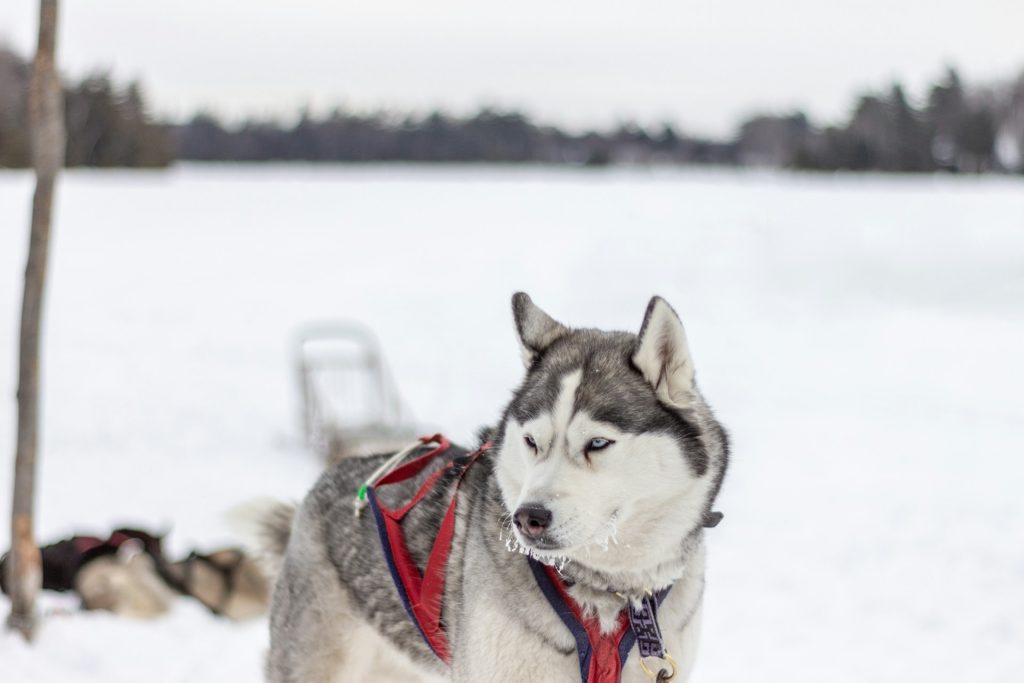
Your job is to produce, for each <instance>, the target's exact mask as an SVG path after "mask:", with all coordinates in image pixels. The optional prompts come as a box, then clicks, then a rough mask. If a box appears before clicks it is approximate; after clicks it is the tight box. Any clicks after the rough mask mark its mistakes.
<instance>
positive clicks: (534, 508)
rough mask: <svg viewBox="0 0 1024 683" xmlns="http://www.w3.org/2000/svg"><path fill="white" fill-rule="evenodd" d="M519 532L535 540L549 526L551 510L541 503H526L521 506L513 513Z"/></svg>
mask: <svg viewBox="0 0 1024 683" xmlns="http://www.w3.org/2000/svg"><path fill="white" fill-rule="evenodd" d="M513 518H514V520H513V521H514V522H515V525H516V528H517V529H519V533H521V534H523V535H524V536H526V537H527V538H529V539H532V540H534V541H536V540H537V539H538V538H540V537H541V536H543V535H544V532H545V531H547V528H548V527H549V526H551V510H548V509H547V508H546V507H544V506H543V505H535V504H532V503H531V504H527V505H523V506H521V507H520V508H519V509H518V510H516V514H515V515H513Z"/></svg>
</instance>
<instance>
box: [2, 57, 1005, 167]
mask: <svg viewBox="0 0 1024 683" xmlns="http://www.w3.org/2000/svg"><path fill="white" fill-rule="evenodd" d="M27 87H28V65H27V64H26V62H25V61H24V60H22V59H20V58H19V57H18V56H17V55H16V54H14V53H13V52H10V51H6V50H0V166H8V167H23V166H27V165H28V162H29V159H28V142H27V141H28V135H27V130H26V128H27V127H26V119H27V114H26V108H27V107H26V92H27ZM65 103H66V104H65V114H66V119H67V130H68V139H67V165H68V166H134V167H162V166H166V165H168V164H170V163H172V162H173V161H174V160H178V159H180V160H190V161H237V162H258V161H317V162H372V161H409V162H491V163H545V164H570V165H591V166H601V165H607V164H718V165H735V166H763V167H771V168H791V169H808V170H810V169H813V170H850V171H892V172H929V171H937V170H948V171H954V172H972V173H980V172H1024V74H1022V75H1021V77H1020V78H1018V79H1016V80H1015V81H1012V82H1010V83H1004V84H1001V85H997V86H988V87H980V86H969V85H967V84H964V83H963V82H962V80H961V78H960V77H959V75H958V74H957V72H956V71H955V70H952V69H950V70H948V71H947V72H946V73H945V74H944V75H943V77H942V78H941V79H940V80H939V81H938V82H937V83H936V84H934V85H933V86H932V87H931V89H930V90H929V92H928V94H927V97H926V98H925V100H924V101H923V102H913V101H911V99H910V98H909V97H908V96H907V95H906V92H905V91H904V89H903V88H902V87H901V86H900V85H898V84H897V85H894V86H892V87H891V88H890V89H889V90H888V91H886V92H880V93H869V94H864V95H862V96H860V97H859V98H858V99H857V100H856V105H855V106H854V108H853V111H852V113H851V115H850V117H849V119H848V120H847V121H845V122H843V123H840V124H834V125H829V126H817V125H815V124H814V123H813V122H812V121H811V120H810V119H809V118H808V117H807V116H806V115H805V114H804V113H802V112H793V113H787V114H783V115H758V116H754V117H752V118H750V119H748V120H746V121H744V122H743V123H742V124H741V125H740V126H739V127H738V129H737V131H736V133H735V135H733V136H732V137H731V138H729V139H723V140H713V139H707V138H702V137H697V136H690V135H686V134H684V133H681V132H679V131H677V130H676V128H675V127H674V126H672V125H671V124H663V125H661V126H658V127H656V128H653V129H652V128H649V127H644V126H640V125H638V124H635V123H625V124H622V125H619V126H617V127H615V128H613V129H611V130H605V131H589V132H582V133H574V132H569V131H566V130H563V129H561V128H558V127H557V126H552V125H544V124H542V123H538V122H536V121H533V120H532V119H531V118H529V117H528V116H526V115H524V114H522V113H519V112H514V111H499V110H495V109H489V108H484V109H481V110H480V111H479V112H477V113H476V114H473V115H471V116H453V115H450V114H446V113H444V112H433V113H429V114H423V115H401V114H396V113H393V112H371V113H355V112H350V111H345V110H342V109H335V110H334V111H331V112H329V113H327V114H324V115H320V116H317V115H314V114H312V113H310V112H308V111H307V112H303V113H301V114H300V115H299V116H298V120H297V121H296V122H294V123H283V122H281V121H275V120H247V121H244V122H242V123H239V124H236V125H229V124H227V123H225V122H223V121H221V120H219V119H218V118H217V117H216V116H215V115H214V114H212V113H208V112H199V113H197V114H195V115H194V116H193V117H192V118H191V119H190V120H188V121H186V122H184V123H170V122H161V121H157V120H154V119H153V117H152V116H150V115H149V113H148V111H147V107H146V104H145V101H144V97H143V95H142V91H141V88H140V87H139V85H138V84H136V83H130V84H127V85H118V84H116V83H114V82H113V81H112V80H111V79H110V78H109V76H107V75H103V74H100V75H94V76H90V77H87V78H84V79H82V80H80V81H77V82H67V83H65Z"/></svg>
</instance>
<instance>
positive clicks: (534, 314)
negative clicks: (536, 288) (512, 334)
mask: <svg viewBox="0 0 1024 683" xmlns="http://www.w3.org/2000/svg"><path fill="white" fill-rule="evenodd" d="M512 317H513V318H515V321H516V333H518V335H519V348H520V350H521V351H522V353H523V364H524V365H525V366H526V367H527V368H529V367H530V366H531V365H533V361H535V360H536V359H537V356H539V355H540V354H542V353H544V349H546V348H548V347H549V346H551V344H553V343H554V342H555V341H556V340H558V339H561V338H562V337H564V336H565V335H567V334H569V328H568V327H566V326H565V325H563V324H562V323H560V322H557V321H556V320H554V319H553V318H552V317H551V316H550V315H548V314H547V313H545V312H544V311H542V310H540V308H538V307H537V305H536V304H534V303H533V301H532V300H531V299H530V296H529V295H528V294H526V293H525V292H516V293H515V294H513V295H512Z"/></svg>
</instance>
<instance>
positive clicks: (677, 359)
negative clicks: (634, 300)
mask: <svg viewBox="0 0 1024 683" xmlns="http://www.w3.org/2000/svg"><path fill="white" fill-rule="evenodd" d="M633 365H635V366H636V368H637V369H638V370H639V371H640V372H641V373H642V374H643V376H644V378H645V379H646V380H647V381H648V382H650V384H651V386H652V387H654V393H655V394H657V396H658V398H659V399H660V400H661V402H662V403H664V404H666V405H668V406H671V407H673V408H679V409H686V408H689V407H691V406H692V405H693V401H694V398H695V392H696V387H695V385H694V381H693V361H692V360H691V359H690V347H689V345H688V344H687V343H686V331H685V330H683V323H682V322H680V321H679V316H678V315H676V312H675V311H674V310H672V307H671V306H669V305H668V302H667V301H665V300H664V299H662V298H661V297H660V296H656V297H654V298H653V299H651V303H649V304H648V305H647V313H645V314H644V324H643V325H642V326H641V327H640V334H639V338H638V339H637V345H636V351H634V352H633Z"/></svg>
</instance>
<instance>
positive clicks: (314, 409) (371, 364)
mask: <svg viewBox="0 0 1024 683" xmlns="http://www.w3.org/2000/svg"><path fill="white" fill-rule="evenodd" d="M294 354H295V368H296V375H297V378H298V387H299V393H300V402H301V411H302V431H303V435H304V438H305V442H306V445H307V446H308V447H309V448H311V449H312V450H313V451H315V452H317V453H319V454H320V455H321V456H322V457H323V458H324V459H325V460H326V461H327V462H328V464H330V463H333V462H336V461H337V460H339V459H341V458H345V457H349V456H353V455H368V454H371V453H380V452H384V451H388V450H398V449H399V448H401V447H402V446H404V445H406V444H408V443H409V442H410V441H413V440H415V439H416V436H417V434H418V433H417V430H416V428H415V425H414V424H413V422H412V419H411V417H410V415H409V413H408V411H407V410H406V409H405V407H404V404H403V403H402V399H401V396H400V395H399V393H398V389H397V387H396V386H395V384H394V381H393V380H392V379H391V376H390V375H389V374H388V373H387V370H386V368H385V365H384V361H383V357H382V355H381V351H380V345H379V344H378V342H377V339H376V337H375V336H374V335H373V333H372V332H371V331H370V330H369V329H367V328H366V327H364V326H362V325H359V324H357V323H354V322H348V321H330V322H318V323H312V324H308V325H306V326H305V327H303V328H302V329H301V330H300V331H299V333H298V335H297V336H296V341H295V350H294Z"/></svg>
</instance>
